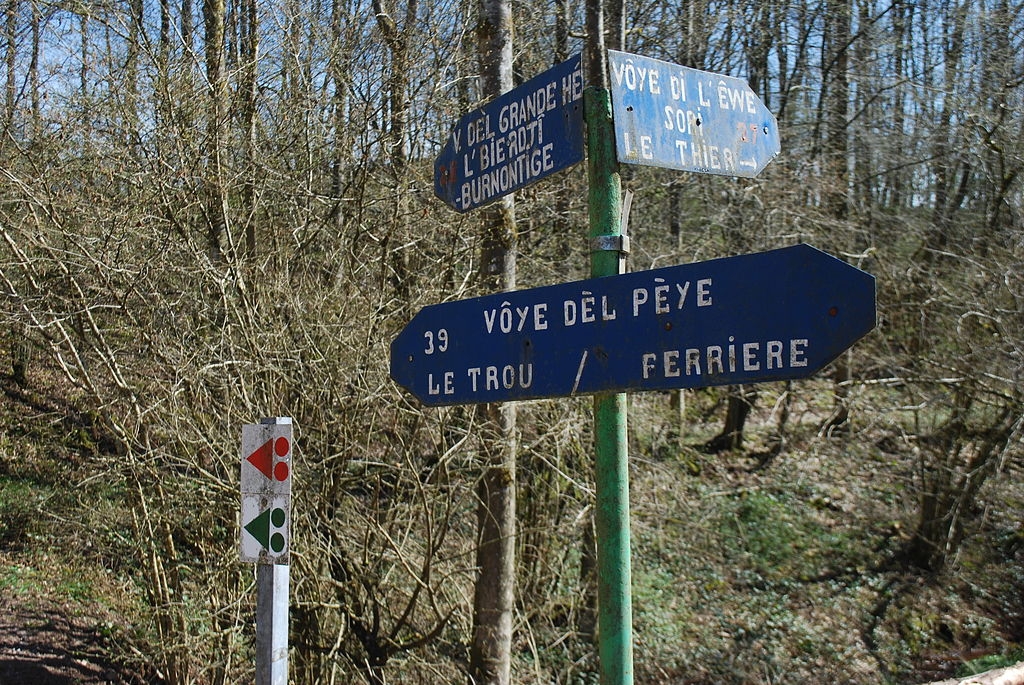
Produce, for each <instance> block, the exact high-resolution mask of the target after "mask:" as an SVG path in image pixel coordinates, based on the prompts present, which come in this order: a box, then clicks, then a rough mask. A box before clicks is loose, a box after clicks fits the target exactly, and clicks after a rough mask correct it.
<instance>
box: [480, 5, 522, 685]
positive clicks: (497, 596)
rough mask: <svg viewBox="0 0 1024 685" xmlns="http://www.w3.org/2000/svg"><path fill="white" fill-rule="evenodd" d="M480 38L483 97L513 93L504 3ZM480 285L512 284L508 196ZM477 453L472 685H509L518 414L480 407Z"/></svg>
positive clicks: (488, 244) (492, 9)
mask: <svg viewBox="0 0 1024 685" xmlns="http://www.w3.org/2000/svg"><path fill="white" fill-rule="evenodd" d="M479 22H480V23H479V28H478V40H479V46H480V47H479V49H480V71H481V74H482V75H483V79H482V81H483V88H482V91H483V92H482V95H483V97H484V99H488V100H489V99H491V98H494V97H497V96H498V95H500V94H502V93H504V92H506V91H508V90H510V89H511V88H512V11H511V4H510V2H509V0H481V4H480V20H479ZM482 214H483V216H482V222H483V248H482V252H483V254H482V256H481V263H480V269H481V271H480V280H481V283H482V285H483V287H484V289H485V290H487V291H494V290H512V289H514V288H515V285H516V259H515V257H516V252H515V251H516V227H515V213H514V204H513V201H512V198H511V196H509V197H506V198H503V199H502V200H500V201H499V202H497V203H495V204H494V205H492V206H491V207H489V208H487V209H485V210H484V211H483V212H482ZM480 412H481V418H482V419H483V421H482V430H481V435H482V438H483V440H484V445H483V449H482V450H481V452H482V454H483V455H484V458H485V460H486V463H485V466H484V474H483V476H482V477H481V479H480V486H479V488H478V493H479V503H478V504H477V507H478V510H477V511H478V516H477V522H478V526H479V528H478V539H477V542H478V545H477V554H476V563H477V568H478V573H479V575H478V576H477V580H476V588H475V591H474V596H473V642H472V645H471V647H470V662H469V675H470V681H471V682H473V683H475V684H477V685H479V684H482V683H486V684H488V685H507V683H509V682H510V679H511V669H512V657H511V654H512V609H513V601H514V598H515V536H516V523H515V517H516V461H515V460H516V448H517V445H516V436H515V434H516V409H515V405H514V404H504V405H482V406H481V408H480Z"/></svg>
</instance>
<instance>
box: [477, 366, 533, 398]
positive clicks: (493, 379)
mask: <svg viewBox="0 0 1024 685" xmlns="http://www.w3.org/2000/svg"><path fill="white" fill-rule="evenodd" d="M466 376H467V377H468V378H469V384H470V389H471V390H472V391H473V392H485V391H488V390H501V389H505V390H511V389H512V388H521V389H523V390H529V389H530V386H531V385H533V364H506V365H504V366H484V367H479V366H474V367H473V368H470V369H466Z"/></svg>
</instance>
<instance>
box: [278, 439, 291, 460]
mask: <svg viewBox="0 0 1024 685" xmlns="http://www.w3.org/2000/svg"><path fill="white" fill-rule="evenodd" d="M290 447H291V445H289V444H288V438H278V439H277V440H275V441H274V453H275V454H277V456H279V457H283V456H285V455H287V454H288V449H289V448H290Z"/></svg>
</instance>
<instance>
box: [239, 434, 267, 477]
mask: <svg viewBox="0 0 1024 685" xmlns="http://www.w3.org/2000/svg"><path fill="white" fill-rule="evenodd" d="M245 460H246V461H247V462H249V463H250V464H252V465H253V466H255V467H256V469H257V470H259V472H260V473H262V474H263V475H264V476H266V477H267V478H269V479H271V480H273V478H274V471H273V461H274V440H273V438H271V439H270V440H267V441H266V442H265V443H263V446H262V447H259V448H257V450H256V451H255V452H253V453H252V454H250V455H249V456H248V457H246V458H245Z"/></svg>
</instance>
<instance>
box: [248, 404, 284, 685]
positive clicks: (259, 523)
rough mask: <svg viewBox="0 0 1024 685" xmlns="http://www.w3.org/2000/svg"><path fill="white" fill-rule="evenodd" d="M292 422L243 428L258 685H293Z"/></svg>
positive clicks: (268, 421)
mask: <svg viewBox="0 0 1024 685" xmlns="http://www.w3.org/2000/svg"><path fill="white" fill-rule="evenodd" d="M293 447H294V444H293V442H292V420H291V418H289V417H276V418H265V419H261V420H260V422H259V423H258V424H246V425H244V426H242V446H241V457H242V460H241V476H240V478H239V481H240V484H241V491H242V508H241V523H242V526H241V528H242V530H241V537H240V540H239V548H240V549H239V551H240V557H241V559H242V561H245V562H250V563H255V564H256V685H287V683H288V585H289V566H288V559H289V550H290V547H291V483H292V453H293Z"/></svg>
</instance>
